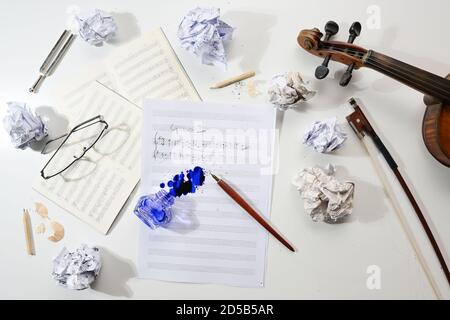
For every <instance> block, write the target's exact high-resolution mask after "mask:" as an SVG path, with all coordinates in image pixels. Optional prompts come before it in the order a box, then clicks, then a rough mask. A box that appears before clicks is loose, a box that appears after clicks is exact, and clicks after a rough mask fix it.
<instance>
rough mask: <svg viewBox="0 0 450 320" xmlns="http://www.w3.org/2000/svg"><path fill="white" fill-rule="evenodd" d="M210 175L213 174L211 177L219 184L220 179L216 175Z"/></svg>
mask: <svg viewBox="0 0 450 320" xmlns="http://www.w3.org/2000/svg"><path fill="white" fill-rule="evenodd" d="M210 174H211V177H213V179H214V180H216V181H217V182H219V180H220V179H219V178H218V177H217V176H216V175H215V174H213V173H210Z"/></svg>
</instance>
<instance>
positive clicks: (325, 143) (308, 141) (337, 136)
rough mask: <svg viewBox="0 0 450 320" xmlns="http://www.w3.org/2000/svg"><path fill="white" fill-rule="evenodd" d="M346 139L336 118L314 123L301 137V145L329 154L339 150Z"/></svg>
mask: <svg viewBox="0 0 450 320" xmlns="http://www.w3.org/2000/svg"><path fill="white" fill-rule="evenodd" d="M346 139H347V135H346V134H345V132H344V131H343V129H342V128H341V126H340V125H339V124H338V123H337V119H336V118H330V119H326V120H324V121H315V122H314V123H313V124H312V125H311V127H310V128H309V129H308V130H307V131H306V132H305V135H304V136H303V143H304V144H305V145H307V146H310V147H313V148H314V150H316V151H317V152H321V153H326V152H331V151H333V150H335V149H337V148H339V147H340V146H341V145H342V144H343V143H344V141H345V140H346Z"/></svg>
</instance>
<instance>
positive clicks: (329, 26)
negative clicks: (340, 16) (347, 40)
mask: <svg viewBox="0 0 450 320" xmlns="http://www.w3.org/2000/svg"><path fill="white" fill-rule="evenodd" d="M338 32H339V25H338V24H337V23H336V22H334V21H328V22H327V23H326V25H325V41H327V40H330V38H331V37H332V36H334V35H336V33H338Z"/></svg>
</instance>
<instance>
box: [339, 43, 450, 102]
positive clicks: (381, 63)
mask: <svg viewBox="0 0 450 320" xmlns="http://www.w3.org/2000/svg"><path fill="white" fill-rule="evenodd" d="M331 49H332V50H336V51H339V52H344V53H355V54H356V55H357V57H358V58H362V57H363V56H364V54H365V53H363V52H359V51H355V50H351V49H348V50H347V49H343V48H338V47H331ZM369 61H370V62H371V63H372V65H373V66H375V67H377V68H379V69H381V70H383V71H386V72H389V70H387V69H386V68H385V67H387V68H389V66H387V65H386V64H385V62H384V61H382V60H379V59H377V58H375V57H369V58H367V62H369ZM402 69H403V70H405V71H403V74H404V75H406V76H409V77H410V78H409V79H408V78H406V77H402V76H399V75H398V74H396V75H397V77H398V78H401V79H403V80H409V81H410V79H411V78H413V79H414V81H415V82H416V81H421V82H423V83H424V84H425V88H426V87H427V86H429V85H430V82H433V83H434V84H435V85H436V89H438V90H439V89H441V90H443V91H442V92H443V93H444V95H445V96H447V95H448V94H449V92H450V87H448V88H447V87H446V85H447V83H445V82H437V81H435V80H433V79H422V78H418V77H417V75H416V74H415V73H413V72H411V71H410V70H408V69H406V68H404V67H401V66H397V67H395V68H392V67H391V70H395V71H398V72H401V70H402ZM390 74H392V75H393V74H394V73H393V72H390ZM442 79H443V80H446V79H445V78H442ZM449 83H450V82H449ZM442 86H444V87H442ZM422 87H423V86H422Z"/></svg>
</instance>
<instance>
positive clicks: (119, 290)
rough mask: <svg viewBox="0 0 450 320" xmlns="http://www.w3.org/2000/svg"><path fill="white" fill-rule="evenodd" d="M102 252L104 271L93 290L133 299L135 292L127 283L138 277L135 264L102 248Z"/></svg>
mask: <svg viewBox="0 0 450 320" xmlns="http://www.w3.org/2000/svg"><path fill="white" fill-rule="evenodd" d="M100 252H101V255H102V269H101V271H100V275H99V277H98V279H97V280H96V281H95V282H94V284H93V285H92V289H93V290H95V291H99V292H103V293H105V294H107V295H110V296H114V297H127V298H130V297H132V296H133V292H132V291H131V289H130V287H129V286H128V285H127V282H128V280H129V279H131V278H134V277H135V276H136V269H135V266H134V264H133V262H132V261H131V260H128V259H124V258H122V257H120V256H118V255H116V254H114V253H113V252H111V251H110V250H108V249H106V248H103V247H102V248H100Z"/></svg>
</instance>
